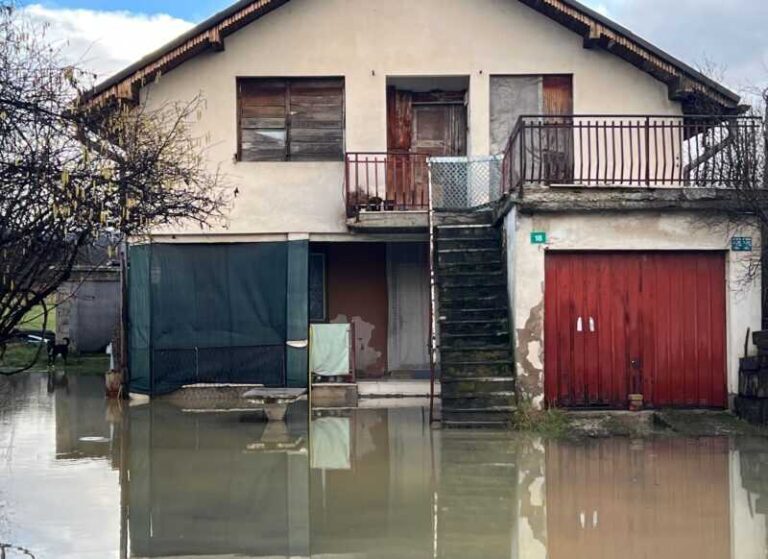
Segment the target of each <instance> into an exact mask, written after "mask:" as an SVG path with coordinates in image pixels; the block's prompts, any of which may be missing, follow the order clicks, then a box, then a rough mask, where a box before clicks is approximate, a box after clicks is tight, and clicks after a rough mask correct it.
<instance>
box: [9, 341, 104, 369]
mask: <svg viewBox="0 0 768 559" xmlns="http://www.w3.org/2000/svg"><path fill="white" fill-rule="evenodd" d="M37 349H38V346H37V345H35V344H23V343H19V344H8V349H7V350H6V352H5V357H4V358H3V360H2V361H0V367H2V368H3V369H15V368H19V367H24V366H26V365H28V364H29V363H30V362H31V361H33V360H34V359H35V354H36V353H37ZM54 368H55V369H56V370H61V371H66V372H67V373H73V374H85V375H87V374H103V373H105V372H107V369H109V355H106V354H104V353H83V354H81V355H72V354H70V356H69V357H68V358H67V364H66V366H65V365H64V361H63V360H62V359H61V357H58V358H57V359H56V364H55V366H54ZM47 370H48V353H47V352H46V350H45V347H42V348H41V349H40V354H39V355H38V356H37V362H36V363H35V365H34V366H33V367H32V369H30V371H32V372H41V371H47Z"/></svg>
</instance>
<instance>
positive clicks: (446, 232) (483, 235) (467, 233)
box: [435, 225, 501, 242]
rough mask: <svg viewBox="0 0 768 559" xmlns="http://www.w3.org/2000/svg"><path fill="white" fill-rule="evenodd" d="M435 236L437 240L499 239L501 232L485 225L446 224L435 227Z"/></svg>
mask: <svg viewBox="0 0 768 559" xmlns="http://www.w3.org/2000/svg"><path fill="white" fill-rule="evenodd" d="M435 238H437V240H438V242H440V241H443V240H448V239H500V238H501V233H500V231H499V230H498V229H495V228H493V227H489V226H487V225H470V226H466V225H465V226H454V227H451V226H447V227H437V228H436V229H435Z"/></svg>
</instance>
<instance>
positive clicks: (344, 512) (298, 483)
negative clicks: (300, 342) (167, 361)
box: [0, 375, 768, 559]
mask: <svg viewBox="0 0 768 559" xmlns="http://www.w3.org/2000/svg"><path fill="white" fill-rule="evenodd" d="M102 394H103V384H102V381H101V379H99V378H96V377H72V378H70V379H69V382H68V383H66V384H62V383H59V385H58V386H56V387H54V390H53V392H52V393H49V392H48V383H47V379H46V378H45V376H34V375H33V376H25V377H18V378H16V379H5V380H0V544H13V545H16V546H21V547H24V548H27V549H29V550H30V551H31V552H32V553H33V554H34V556H35V557H38V558H44V557H56V558H67V557H78V558H81V557H86V558H90V557H93V558H96V557H98V558H110V557H115V558H128V557H131V558H144V557H147V558H148V557H158V558H159V557H165V558H171V557H172V558H176V559H178V558H183V557H205V558H214V557H215V558H223V557H251V558H255V557H270V558H276V557H309V556H312V557H322V558H324V559H336V558H338V559H340V558H385V557H386V558H389V557H393V558H401V557H403V558H410V557H414V558H416V557H419V558H426V557H433V558H434V557H440V558H453V557H455V558H475V557H478V558H481V557H482V558H484V559H485V558H496V557H504V558H517V557H520V558H526V559H527V558H542V559H543V558H547V557H548V558H550V559H559V558H565V557H568V558H590V559H592V558H609V557H610V558H615V557H622V558H635V557H637V558H640V557H654V559H665V558H672V557H674V558H675V559H682V558H686V557H696V558H709V557H712V558H715V557H717V558H727V557H730V558H732V559H751V558H753V557H755V558H757V557H766V554H768V538H767V533H768V532H767V524H766V514H768V504H767V503H768V443H766V441H765V440H763V439H726V438H701V439H685V438H663V439H653V440H630V439H626V438H615V439H600V440H593V441H586V442H579V443H575V442H552V441H549V442H547V441H542V440H540V439H536V438H530V437H521V436H514V435H512V434H509V433H503V432H494V431H474V430H446V431H440V430H432V429H430V427H429V425H428V422H427V420H426V414H425V413H424V411H423V410H422V409H420V408H412V409H388V410H375V409H359V410H351V411H344V412H333V411H315V412H314V413H313V414H312V421H311V426H310V425H308V424H309V423H310V422H309V415H310V414H309V413H308V410H307V407H306V404H305V403H298V404H295V405H293V406H292V407H291V408H290V410H289V413H288V420H287V423H285V424H268V423H266V422H264V421H263V420H262V418H261V416H260V415H259V414H258V412H253V411H238V410H232V411H229V412H217V413H201V412H200V411H199V410H198V411H191V410H189V411H188V410H184V409H181V408H178V407H174V406H172V405H168V404H163V403H160V402H155V403H153V404H152V405H150V406H140V407H132V408H130V409H129V408H126V407H124V408H118V407H115V406H114V405H110V404H108V403H107V402H106V401H105V400H104V399H103V396H102ZM11 557H12V555H11Z"/></svg>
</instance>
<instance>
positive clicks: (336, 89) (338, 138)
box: [238, 78, 344, 161]
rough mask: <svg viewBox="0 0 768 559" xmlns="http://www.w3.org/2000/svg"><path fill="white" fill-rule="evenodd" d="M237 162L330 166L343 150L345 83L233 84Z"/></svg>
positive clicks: (247, 81) (285, 81) (258, 80)
mask: <svg viewBox="0 0 768 559" xmlns="http://www.w3.org/2000/svg"><path fill="white" fill-rule="evenodd" d="M238 95H239V127H240V128H239V137H240V141H239V149H238V158H239V159H240V160H241V161H289V160H290V161H326V160H330V161H335V160H340V159H342V156H343V150H344V147H343V145H344V80H343V79H340V78H331V79H262V78H253V79H242V80H240V81H239V82H238Z"/></svg>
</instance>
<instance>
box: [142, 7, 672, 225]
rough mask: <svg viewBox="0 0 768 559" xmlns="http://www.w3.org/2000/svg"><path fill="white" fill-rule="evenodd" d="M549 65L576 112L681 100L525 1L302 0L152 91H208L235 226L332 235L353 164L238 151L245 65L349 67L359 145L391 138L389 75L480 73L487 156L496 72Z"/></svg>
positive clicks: (656, 108) (208, 117) (211, 128)
mask: <svg viewBox="0 0 768 559" xmlns="http://www.w3.org/2000/svg"><path fill="white" fill-rule="evenodd" d="M547 73H566V74H573V76H574V78H573V84H574V109H575V112H577V113H654V114H678V113H679V111H680V108H679V105H677V104H676V103H673V102H671V101H669V100H668V97H667V88H666V86H665V85H664V84H662V83H661V82H659V81H657V80H655V79H653V78H651V77H650V76H649V75H647V74H645V73H643V72H641V71H639V70H638V69H636V68H635V67H633V66H631V65H630V64H628V63H626V62H624V61H623V60H620V59H619V58H617V57H615V56H613V55H611V54H608V53H605V52H602V51H600V50H587V49H584V48H583V47H582V38H581V37H580V36H578V35H577V34H575V33H573V32H571V31H569V30H568V29H566V28H564V27H562V26H560V25H559V24H557V23H556V22H554V21H552V20H551V19H549V18H547V17H546V16H544V15H542V14H540V13H538V12H535V11H533V10H532V9H530V8H528V7H526V6H524V5H523V4H521V3H520V2H518V1H516V0H474V1H471V2H470V1H468V0H421V1H420V2H410V1H408V0H387V1H386V2H381V1H380V0H293V1H291V2H290V3H288V4H286V5H285V6H283V7H281V8H279V9H277V10H276V11H274V12H272V13H270V14H268V15H267V16H265V17H263V18H261V19H259V20H257V21H256V22H254V23H252V24H250V25H248V26H246V27H245V28H243V29H241V30H240V31H238V32H236V33H235V34H233V35H230V36H229V37H227V38H226V39H225V50H224V51H222V52H207V53H203V54H201V55H199V56H197V57H196V58H193V59H191V60H189V61H187V62H186V63H184V64H182V65H181V66H179V67H177V68H176V69H173V70H171V71H170V72H168V73H167V74H165V75H164V76H162V78H161V79H160V80H159V81H158V82H157V83H155V84H152V85H151V86H148V87H147V88H145V90H144V92H143V93H144V96H145V99H147V100H148V103H149V105H150V106H157V104H159V103H161V102H163V101H167V100H186V99H190V98H191V97H193V96H194V95H196V94H198V93H202V94H203V96H204V97H205V99H206V101H207V108H206V109H205V110H204V111H203V112H202V115H201V118H200V120H199V121H198V122H197V123H196V127H195V133H196V134H197V135H199V137H200V138H203V139H204V144H205V147H206V156H207V158H208V161H209V162H210V164H211V166H217V165H220V168H221V171H222V172H223V173H224V174H225V175H226V176H227V177H228V180H229V182H230V183H231V184H232V185H233V186H238V187H239V190H240V196H239V197H238V199H237V200H236V202H235V205H234V207H233V209H232V211H231V213H230V214H229V220H228V224H227V225H228V229H227V231H226V232H227V234H229V235H243V234H259V233H287V232H308V233H326V234H327V233H344V232H346V226H345V216H344V199H343V164H342V163H341V162H322V163H311V162H310V163H306V162H305V163H294V162H277V163H254V162H239V163H238V162H235V161H234V154H235V152H236V110H235V108H236V78H237V77H238V76H242V77H247V76H343V77H344V78H345V88H346V93H345V97H346V100H345V104H346V132H345V142H346V149H347V150H348V151H380V150H384V149H386V145H387V141H386V91H385V90H386V80H387V77H388V76H456V75H461V76H469V84H470V85H469V107H468V114H469V131H468V151H469V153H470V154H472V155H487V154H488V151H489V135H490V123H489V105H490V100H489V96H490V92H489V76H491V75H493V74H547ZM214 231H216V232H222V233H224V229H221V228H217V229H215V230H214ZM179 232H180V231H179ZM189 233H194V234H196V235H198V236H199V234H200V231H199V229H197V230H195V229H191V230H190V231H189Z"/></svg>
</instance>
